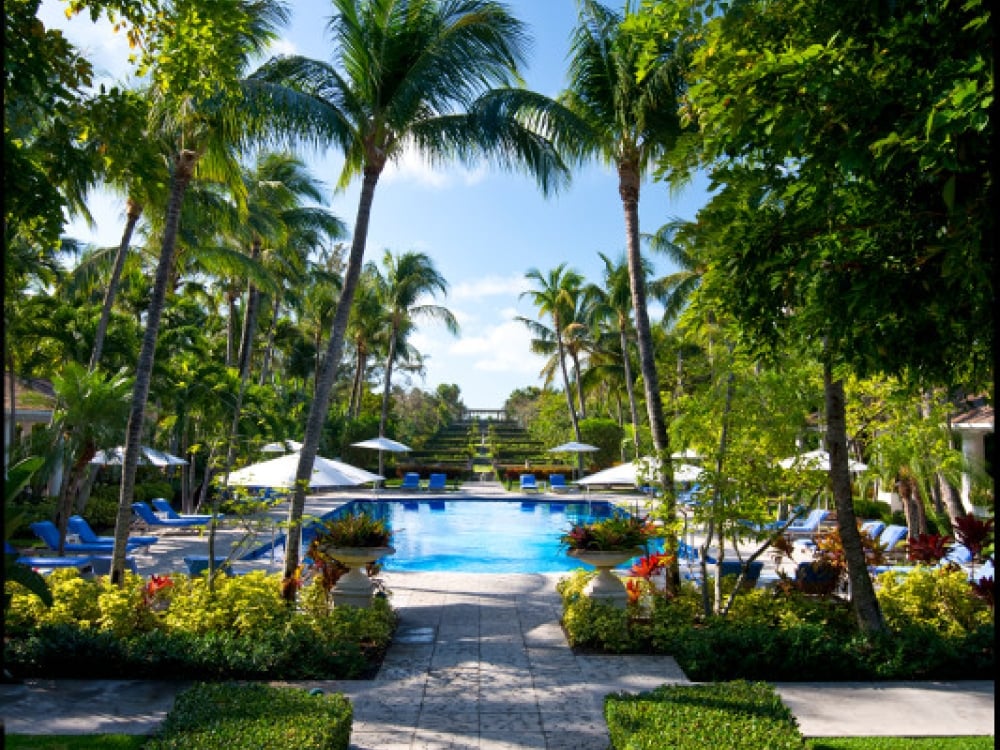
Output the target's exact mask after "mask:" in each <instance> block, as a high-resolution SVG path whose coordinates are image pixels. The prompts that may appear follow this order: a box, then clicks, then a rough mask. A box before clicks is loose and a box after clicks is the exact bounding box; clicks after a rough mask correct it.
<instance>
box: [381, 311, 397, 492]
mask: <svg viewBox="0 0 1000 750" xmlns="http://www.w3.org/2000/svg"><path fill="white" fill-rule="evenodd" d="M398 332H399V327H398V325H397V324H396V320H395V316H393V321H392V326H391V328H390V329H389V353H388V354H387V355H386V357H385V387H384V388H383V389H382V412H381V414H380V415H379V418H378V436H379V437H385V426H386V424H387V423H388V422H389V391H390V389H391V388H392V363H393V362H394V361H395V359H396V336H397V335H398ZM384 466H385V461H384V458H383V455H382V451H379V452H378V473H379V474H382V475H383V476H385V474H384V471H383V467H384Z"/></svg>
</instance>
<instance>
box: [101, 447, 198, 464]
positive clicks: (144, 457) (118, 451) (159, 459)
mask: <svg viewBox="0 0 1000 750" xmlns="http://www.w3.org/2000/svg"><path fill="white" fill-rule="evenodd" d="M124 459H125V446H124V445H119V446H117V447H115V448H108V449H106V450H102V451H97V453H96V454H94V457H93V458H92V459H90V463H92V464H96V465H98V466H121V465H122V462H123V460H124ZM139 463H140V464H142V465H144V466H160V467H163V466H187V461H185V460H184V459H183V458H179V457H177V456H174V455H172V454H170V453H166V452H164V451H158V450H156V449H155V448H150V447H149V446H147V445H140V446H139Z"/></svg>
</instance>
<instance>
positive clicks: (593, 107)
mask: <svg viewBox="0 0 1000 750" xmlns="http://www.w3.org/2000/svg"><path fill="white" fill-rule="evenodd" d="M580 5H581V8H580V20H579V24H578V25H577V27H576V29H575V30H574V32H573V37H572V41H571V47H570V67H569V79H570V82H569V86H568V88H567V89H566V91H564V92H563V93H562V94H561V95H560V97H559V99H560V102H561V103H563V104H564V105H565V106H566V107H567V108H568V109H569V110H570V111H572V112H574V113H575V114H576V115H578V116H579V117H580V119H581V120H582V121H584V122H585V123H586V126H587V129H588V131H589V132H588V136H589V143H588V150H589V152H590V154H591V155H592V156H594V157H596V158H598V159H600V160H602V161H603V162H605V163H607V164H609V165H611V166H613V167H614V168H615V169H616V171H617V173H618V193H619V195H620V197H621V201H622V207H623V209H624V213H625V239H626V248H627V253H628V269H629V278H630V284H631V291H632V309H633V312H634V315H635V329H636V340H637V343H638V349H639V369H640V372H641V374H642V381H643V386H644V388H645V394H646V409H647V411H648V415H649V425H650V430H651V432H652V438H653V446H654V447H655V449H656V451H657V452H658V453H659V454H660V455H661V456H663V457H664V458H666V457H667V455H668V454H669V445H668V438H667V429H666V424H665V421H664V416H663V404H662V400H661V398H660V388H659V378H658V377H657V373H656V362H655V357H654V351H653V340H652V334H651V330H650V324H649V313H648V311H647V306H646V283H645V282H646V280H645V276H644V274H643V264H642V255H641V249H640V237H639V193H640V187H641V184H642V179H643V177H644V176H645V175H646V174H647V173H648V172H649V170H650V168H651V167H652V166H653V165H654V164H655V163H656V161H657V159H658V158H659V157H661V156H662V155H663V154H665V153H666V152H667V151H669V149H670V148H671V147H672V146H673V145H674V144H675V143H676V141H677V139H678V137H679V136H680V134H681V132H682V128H681V124H680V118H679V115H678V99H679V96H680V94H681V92H682V86H683V78H682V75H681V69H680V65H679V64H678V63H679V62H680V57H679V55H678V54H677V52H678V50H673V49H670V48H666V49H663V50H657V52H658V53H659V54H657V55H655V56H654V57H652V58H651V59H652V62H651V63H650V64H649V65H648V66H646V67H643V63H644V61H645V60H649V59H650V58H649V57H648V53H649V49H648V47H647V46H646V44H647V42H648V40H647V39H645V38H639V37H638V36H636V35H634V34H633V33H631V32H630V31H629V30H627V29H626V28H624V27H623V26H622V21H623V20H624V15H623V14H620V13H615V12H613V11H611V10H609V9H607V8H605V7H604V6H602V5H601V4H600V3H597V2H595V1H594V0H581V3H580ZM660 463H661V466H662V467H663V475H662V477H661V480H662V484H663V489H664V492H665V498H666V500H667V502H666V506H667V507H664V509H663V510H664V512H665V513H666V515H667V517H669V518H672V517H673V510H674V509H673V502H674V495H673V481H672V473H671V470H670V462H669V460H663V461H661V462H660Z"/></svg>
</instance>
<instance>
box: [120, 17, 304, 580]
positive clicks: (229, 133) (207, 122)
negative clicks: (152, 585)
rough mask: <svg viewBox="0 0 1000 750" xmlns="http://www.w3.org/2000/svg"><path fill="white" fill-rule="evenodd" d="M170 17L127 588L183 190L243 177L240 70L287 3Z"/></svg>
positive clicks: (128, 451) (128, 475)
mask: <svg viewBox="0 0 1000 750" xmlns="http://www.w3.org/2000/svg"><path fill="white" fill-rule="evenodd" d="M164 13H165V15H164V17H163V19H162V20H163V23H162V24H160V25H159V26H158V27H157V34H156V35H155V36H154V38H152V39H150V40H148V47H147V50H148V54H149V55H150V57H151V58H152V59H151V60H150V62H151V63H152V68H151V70H150V76H151V79H152V83H151V87H150V94H151V97H152V100H153V107H152V111H153V113H154V114H153V117H154V120H153V122H154V124H155V126H156V127H157V128H158V130H159V133H160V134H162V136H163V137H164V140H167V141H169V142H170V143H172V144H173V146H172V153H171V155H170V169H171V175H170V187H169V198H168V202H167V208H166V211H165V213H164V217H165V218H164V230H163V234H162V238H161V245H160V256H159V260H158V263H157V267H156V275H155V279H154V283H153V294H152V297H151V299H150V303H149V309H148V310H147V313H146V329H145V333H144V335H143V340H142V348H141V350H140V352H139V360H138V363H137V365H136V372H135V385H134V388H133V393H132V404H131V409H130V412H129V419H128V427H127V429H126V433H125V455H124V457H123V460H122V481H121V490H120V493H119V502H118V516H117V522H116V525H115V544H114V551H113V553H112V560H111V581H112V583H115V584H119V585H120V584H122V583H124V571H125V552H126V540H127V539H128V533H129V527H130V526H131V519H132V507H131V506H132V498H133V494H134V491H135V475H136V467H137V465H138V460H139V450H140V439H141V435H142V430H143V422H144V420H145V413H146V401H147V399H148V397H149V387H150V380H151V378H152V373H153V360H154V357H155V352H156V341H157V337H158V335H159V328H160V320H161V317H162V315H163V307H164V302H165V300H166V296H167V291H168V285H169V283H170V281H171V278H172V276H173V266H174V251H175V249H176V245H177V235H178V229H179V225H180V216H181V209H182V206H183V202H184V194H185V192H186V190H187V187H188V185H189V184H190V183H191V181H192V179H193V178H194V175H195V169H196V167H198V166H199V164H201V165H203V166H204V169H205V171H217V172H218V173H219V174H225V175H228V176H229V177H230V178H232V177H233V176H234V175H238V173H239V172H238V164H237V162H236V159H235V158H234V155H235V154H234V152H235V147H236V146H237V145H238V144H239V143H240V142H241V141H242V140H243V139H245V138H247V137H248V136H250V135H251V134H253V133H254V131H253V126H258V127H260V122H259V121H253V120H252V119H251V118H249V117H247V116H245V112H244V109H243V108H242V107H240V106H239V96H238V95H239V91H240V76H241V75H243V74H244V73H245V72H246V71H247V69H248V63H249V61H250V60H251V59H252V58H253V57H255V56H257V55H260V54H262V53H263V51H264V49H265V48H266V46H267V44H268V43H270V42H271V41H272V40H273V39H274V38H275V30H276V28H277V26H278V25H280V24H282V23H284V22H285V21H287V17H288V12H287V9H286V8H285V6H283V5H282V4H280V3H278V2H273V1H272V2H265V1H264V0H216V2H213V3H212V4H211V5H210V6H206V5H205V4H204V3H202V2H200V0H175V1H174V3H173V4H172V5H171V6H170V8H169V9H168V10H165V11H164ZM209 23H210V24H211V27H212V30H213V35H214V37H213V43H212V44H210V45H206V44H205V43H204V41H203V33H204V31H205V28H206V27H207V24H209ZM233 182H234V183H235V180H234V181H233Z"/></svg>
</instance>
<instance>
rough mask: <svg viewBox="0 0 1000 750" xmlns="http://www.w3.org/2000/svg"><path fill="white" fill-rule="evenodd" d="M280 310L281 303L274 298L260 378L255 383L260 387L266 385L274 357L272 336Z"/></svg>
mask: <svg viewBox="0 0 1000 750" xmlns="http://www.w3.org/2000/svg"><path fill="white" fill-rule="evenodd" d="M280 309H281V302H280V301H279V299H278V298H277V297H275V298H274V312H273V313H272V314H271V324H270V325H269V326H268V327H267V343H266V344H265V345H264V352H263V360H262V361H261V363H260V378H259V379H258V380H257V383H258V384H259V385H262V386H263V385H265V384H266V383H267V376H268V375H269V374H270V373H269V371H270V369H271V358H272V357H273V356H274V336H275V332H276V331H277V329H278V320H279V318H278V314H279V311H280Z"/></svg>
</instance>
